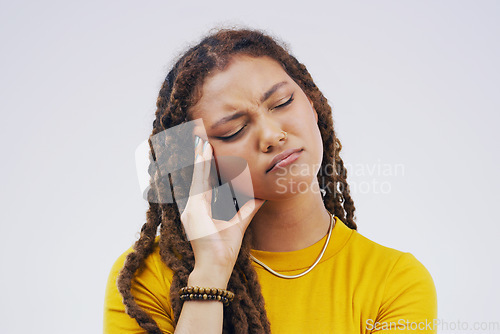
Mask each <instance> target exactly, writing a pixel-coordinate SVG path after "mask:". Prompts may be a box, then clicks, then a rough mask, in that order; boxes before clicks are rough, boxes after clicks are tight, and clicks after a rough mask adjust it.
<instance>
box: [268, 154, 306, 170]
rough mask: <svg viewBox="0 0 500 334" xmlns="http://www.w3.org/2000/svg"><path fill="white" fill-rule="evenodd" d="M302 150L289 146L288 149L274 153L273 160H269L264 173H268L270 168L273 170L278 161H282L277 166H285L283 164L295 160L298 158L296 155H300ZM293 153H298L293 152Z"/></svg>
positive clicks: (285, 164)
mask: <svg viewBox="0 0 500 334" xmlns="http://www.w3.org/2000/svg"><path fill="white" fill-rule="evenodd" d="M302 151H303V149H301V148H289V149H288V150H284V151H283V152H281V153H280V154H277V155H275V156H274V158H273V160H271V163H270V164H269V166H268V168H267V170H266V173H269V172H270V171H271V170H273V168H274V166H276V165H277V164H279V163H280V162H284V163H282V164H280V166H279V167H285V166H287V165H289V164H290V163H292V162H294V161H295V160H297V159H298V157H299V156H300V154H301V152H302ZM295 153H298V154H295ZM292 155H293V156H292Z"/></svg>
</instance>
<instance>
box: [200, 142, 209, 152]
mask: <svg viewBox="0 0 500 334" xmlns="http://www.w3.org/2000/svg"><path fill="white" fill-rule="evenodd" d="M207 145H208V141H206V142H204V143H203V149H202V150H201V151H202V152H205V148H206V147H207Z"/></svg>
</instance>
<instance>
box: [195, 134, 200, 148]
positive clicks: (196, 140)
mask: <svg viewBox="0 0 500 334" xmlns="http://www.w3.org/2000/svg"><path fill="white" fill-rule="evenodd" d="M199 142H200V137H198V136H197V135H195V136H194V147H196V146H198V143H199Z"/></svg>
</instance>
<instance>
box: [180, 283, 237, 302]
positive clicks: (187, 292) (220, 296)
mask: <svg viewBox="0 0 500 334" xmlns="http://www.w3.org/2000/svg"><path fill="white" fill-rule="evenodd" d="M179 295H180V298H181V300H182V301H186V300H217V301H220V302H222V303H223V304H224V306H227V305H229V303H230V302H232V301H233V298H234V293H232V292H231V291H228V290H224V289H217V288H200V287H199V286H186V287H184V288H182V289H180V290H179Z"/></svg>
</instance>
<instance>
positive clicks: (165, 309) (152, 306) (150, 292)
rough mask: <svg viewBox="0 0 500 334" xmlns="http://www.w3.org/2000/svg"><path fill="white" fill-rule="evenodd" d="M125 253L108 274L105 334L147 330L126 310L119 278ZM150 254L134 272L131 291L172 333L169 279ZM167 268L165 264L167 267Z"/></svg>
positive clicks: (133, 332)
mask: <svg viewBox="0 0 500 334" xmlns="http://www.w3.org/2000/svg"><path fill="white" fill-rule="evenodd" d="M130 252H131V249H129V250H128V251H127V252H125V253H124V254H122V255H121V256H120V257H119V258H118V260H117V261H116V262H115V264H114V265H113V267H112V269H111V272H110V274H109V278H108V282H107V286H106V293H105V300H104V323H103V325H104V326H103V327H104V334H139V333H141V334H144V333H147V332H146V331H145V330H144V329H143V328H142V327H140V326H139V324H138V323H137V321H136V320H135V319H133V318H131V317H130V316H129V315H128V314H127V313H126V312H125V306H124V304H123V302H122V296H121V294H120V293H119V292H118V288H117V286H116V279H117V278H118V275H119V272H120V270H121V269H122V267H123V264H124V262H125V258H126V256H127V254H128V253H130ZM157 262H158V261H157V260H155V259H154V257H153V256H149V257H148V258H147V259H146V260H145V262H144V265H143V266H142V268H141V269H139V270H138V271H137V272H136V273H135V278H134V279H133V280H132V288H131V292H132V295H133V296H134V298H135V301H136V302H137V304H138V305H139V306H140V307H141V308H142V309H143V310H144V311H146V313H147V314H149V315H150V316H151V317H152V318H153V320H155V321H156V324H157V325H158V326H159V328H160V330H161V331H162V333H173V332H174V326H173V321H172V317H171V314H172V309H171V305H170V299H169V298H170V297H169V293H170V292H169V286H170V285H169V284H166V283H169V282H166V281H168V279H167V278H166V277H165V275H164V272H162V271H161V269H165V268H162V266H161V264H159V263H157ZM165 267H166V266H165Z"/></svg>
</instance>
